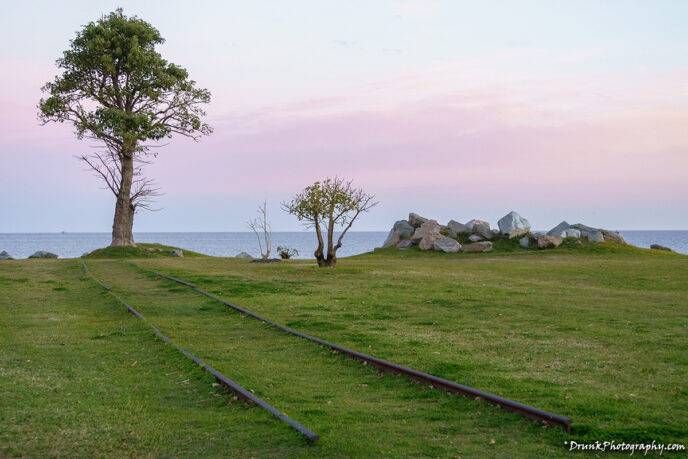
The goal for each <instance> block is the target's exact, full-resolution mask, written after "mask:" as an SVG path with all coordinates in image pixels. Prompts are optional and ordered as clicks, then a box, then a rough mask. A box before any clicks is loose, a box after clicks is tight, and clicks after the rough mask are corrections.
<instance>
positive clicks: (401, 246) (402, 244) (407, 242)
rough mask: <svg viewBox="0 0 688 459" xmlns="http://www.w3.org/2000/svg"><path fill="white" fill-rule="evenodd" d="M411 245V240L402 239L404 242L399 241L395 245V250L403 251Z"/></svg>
mask: <svg viewBox="0 0 688 459" xmlns="http://www.w3.org/2000/svg"><path fill="white" fill-rule="evenodd" d="M412 245H413V241H411V239H404V240H401V241H399V243H398V244H397V246H396V247H397V249H400V250H403V249H408V248H409V247H411V246H412Z"/></svg>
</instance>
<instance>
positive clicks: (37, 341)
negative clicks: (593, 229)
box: [0, 244, 688, 457]
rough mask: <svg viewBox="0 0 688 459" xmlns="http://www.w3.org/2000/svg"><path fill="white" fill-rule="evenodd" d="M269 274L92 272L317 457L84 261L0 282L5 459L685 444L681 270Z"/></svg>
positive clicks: (479, 263) (555, 264)
mask: <svg viewBox="0 0 688 459" xmlns="http://www.w3.org/2000/svg"><path fill="white" fill-rule="evenodd" d="M501 249H503V250H500V251H499V252H495V253H492V254H476V255H466V254H456V255H446V254H436V253H421V252H418V251H415V250H413V251H407V252H398V251H377V252H375V253H372V254H366V255H361V256H357V257H352V258H348V259H342V260H340V262H339V265H338V266H337V268H336V269H319V268H317V267H316V266H315V265H314V263H313V262H312V261H307V260H296V261H290V262H282V263H271V264H259V263H250V262H248V261H246V260H239V259H224V258H210V257H191V258H186V257H185V258H169V257H148V258H136V259H106V258H97V257H94V258H92V259H88V260H87V263H88V266H89V268H90V270H91V271H92V273H93V274H94V275H95V276H96V277H97V278H99V279H100V280H102V281H104V282H105V283H107V284H108V285H110V286H111V287H112V288H113V291H114V292H115V293H117V294H118V295H119V296H121V297H122V298H123V299H125V300H126V301H127V302H128V303H129V304H131V305H132V306H133V307H135V308H136V309H138V310H139V311H140V312H142V313H143V314H144V315H145V316H146V317H147V318H148V320H149V321H150V322H151V323H154V324H155V325H156V326H158V327H159V328H161V329H162V330H163V331H164V332H165V333H166V334H168V335H169V336H171V337H172V339H174V340H175V341H176V342H178V343H179V344H181V345H182V346H184V347H186V348H188V349H190V350H191V351H192V352H194V353H195V354H197V355H199V356H200V357H201V358H203V359H204V360H206V361H207V362H208V363H209V364H211V365H212V366H213V367H215V368H217V369H218V370H220V371H221V372H223V373H225V374H226V375H227V376H229V377H231V378H233V379H235V380H236V381H238V382H239V383H240V384H242V385H244V387H247V388H249V389H251V390H252V391H254V392H255V393H256V394H257V395H259V396H260V397H263V398H264V399H266V400H267V401H268V402H270V403H272V404H273V405H275V406H276V407H277V408H279V409H281V410H283V411H285V412H286V413H287V414H289V415H290V416H292V417H293V418H295V419H297V420H299V421H300V422H302V423H303V424H305V425H306V426H307V427H309V428H311V429H312V430H314V431H316V432H317V433H319V434H320V435H321V440H320V442H318V443H317V444H314V445H309V444H307V442H306V441H305V440H303V439H302V438H301V437H299V435H298V434H297V433H295V432H294V431H292V430H291V429H289V428H288V427H287V426H285V425H284V424H282V423H279V422H278V421H277V420H275V419H274V418H272V417H271V416H270V415H269V414H267V413H265V412H264V411H262V410H260V409H259V408H255V407H246V406H245V405H243V404H242V403H239V402H236V401H234V400H233V397H232V395H231V394H229V393H226V392H225V391H224V390H223V389H222V388H220V387H216V386H214V385H213V382H214V381H213V378H212V377H211V376H210V375H208V374H206V373H204V372H203V371H202V370H201V369H200V368H198V367H196V366H195V365H194V364H193V363H191V362H190V361H188V360H186V359H185V358H183V357H182V356H181V355H179V354H178V353H176V351H175V350H174V349H172V348H171V347H169V346H167V345H165V344H164V343H162V342H161V341H159V340H157V339H156V338H155V337H154V336H153V334H152V333H151V332H150V330H149V329H148V328H147V326H146V324H144V323H143V322H140V321H138V320H137V319H135V318H134V317H132V316H130V315H128V314H127V313H126V312H125V310H124V308H123V307H122V306H121V305H120V304H118V303H117V302H116V301H115V300H114V299H113V298H112V297H111V296H110V295H108V294H107V293H105V292H104V291H103V290H102V289H101V288H100V287H99V286H97V284H95V283H94V282H93V280H91V279H90V278H89V277H87V276H85V274H84V272H83V269H82V267H81V261H80V260H26V261H8V262H2V263H0V325H1V328H0V346H1V348H2V353H1V354H0V393H2V394H3V396H2V398H0V423H2V425H3V429H2V431H0V456H31V457H38V456H117V457H120V456H131V455H134V456H256V457H265V456H299V457H302V456H312V457H343V456H357V457H360V456H367V457H379V456H449V457H454V456H462V457H480V456H483V457H484V456H497V457H529V456H547V457H558V456H566V455H568V454H569V453H568V451H567V449H566V447H565V445H564V441H566V440H576V441H594V440H615V441H617V442H618V441H627V442H645V441H652V440H655V441H657V442H662V443H684V444H685V443H688V383H687V381H688V257H686V256H681V255H675V254H669V253H663V252H651V251H647V250H641V249H634V248H631V247H622V246H614V245H608V244H605V245H602V246H583V247H563V248H561V249H556V250H551V251H543V252H526V251H518V250H513V251H510V250H509V249H510V247H506V246H505V247H503V248H501ZM153 270H159V271H163V272H166V273H169V274H172V275H176V276H179V277H183V278H185V279H188V280H191V281H193V282H194V283H196V284H198V285H199V286H200V287H201V288H204V289H206V290H209V291H211V292H213V293H216V294H217V295H220V296H222V297H223V298H226V299H229V300H231V301H233V302H235V303H238V304H240V305H242V306H245V307H247V308H249V309H251V310H254V311H255V312H258V313H260V314H262V315H265V316H267V317H269V318H271V319H273V320H275V321H277V322H279V323H282V324H285V325H288V326H290V327H293V328H296V329H298V330H301V331H305V332H307V333H310V334H313V335H317V336H320V337H323V338H325V339H328V340H331V341H335V342H337V343H340V344H342V345H345V346H347V347H351V348H353V349H356V350H360V351H363V352H366V353H370V354H374V355H376V356H379V357H382V358H386V359H389V360H393V361H395V362H397V363H400V364H403V365H407V366H411V367H414V368H417V369H420V370H423V371H426V372H429V373H432V374H435V375H437V376H441V377H444V378H447V379H451V380H454V381H457V382H460V383H463V384H467V385H471V386H473V387H477V388H480V389H483V390H487V391H490V392H494V393H497V394H499V395H501V396H504V397H508V398H512V399H515V400H518V401H520V402H523V403H527V404H530V405H534V406H536V407H538V408H542V409H545V410H549V411H553V412H556V413H559V414H563V415H567V416H570V417H572V418H573V420H574V428H573V432H572V433H571V434H569V435H567V434H565V433H563V432H562V431H560V430H559V429H556V428H545V427H542V426H539V425H537V424H535V423H533V422H530V421H527V420H524V419H523V418H521V417H519V416H517V415H514V414H511V413H507V412H504V411H501V410H499V409H497V408H494V407H492V406H490V405H487V404H485V403H482V402H476V401H474V400H470V399H467V398H463V397H458V396H453V395H449V394H445V393H442V392H440V391H436V390H433V389H430V388H428V387H423V386H420V385H418V384H415V383H412V382H409V381H408V380H406V379H404V378H402V377H399V376H391V375H381V374H379V373H378V372H376V371H375V370H373V369H371V368H369V367H367V366H364V365H362V364H360V363H358V362H355V361H352V360H349V359H346V358H344V357H342V356H341V355H337V354H333V353H331V352H329V351H326V350H325V349H324V348H321V347H318V346H316V345H314V344H311V343H308V342H306V341H303V340H300V339H298V338H295V337H291V336H288V335H285V334H282V333H279V332H277V331H275V330H273V329H270V328H268V327H266V326H265V325H263V324H261V323H258V322H256V321H254V320H252V319H250V318H246V317H242V316H241V315H239V314H236V313H232V312H230V311H228V310H227V309H226V308H225V307H224V306H222V305H221V304H219V303H218V302H215V301H212V300H210V299H208V298H206V297H203V296H200V295H198V294H197V293H195V292H193V291H192V290H190V289H188V288H186V287H183V286H180V285H177V284H174V283H172V282H169V281H166V280H163V279H160V278H158V277H156V276H154V275H153V274H151V271H153Z"/></svg>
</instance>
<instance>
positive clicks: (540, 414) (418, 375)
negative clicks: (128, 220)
mask: <svg viewBox="0 0 688 459" xmlns="http://www.w3.org/2000/svg"><path fill="white" fill-rule="evenodd" d="M132 265H133V266H136V267H137V268H139V269H141V268H140V267H138V266H137V265H134V264H133V263H132ZM152 272H153V273H154V274H156V275H158V276H160V277H162V278H164V279H167V280H170V281H173V282H177V283H179V284H182V285H185V286H187V287H189V288H191V289H192V290H194V291H196V292H198V293H200V294H202V295H205V296H207V297H208V298H212V299H213V300H215V301H218V302H220V303H222V304H224V305H225V306H227V307H229V308H231V309H233V310H235V311H237V312H239V313H241V314H245V315H247V316H250V317H252V318H254V319H256V320H259V321H261V322H264V323H266V324H268V325H270V326H272V327H274V328H277V329H278V330H281V331H283V332H285V333H289V334H290V335H294V336H298V337H300V338H303V339H306V340H308V341H312V342H314V343H318V344H320V345H322V346H325V347H329V348H330V349H332V350H334V351H337V352H341V353H343V354H346V355H347V356H349V357H351V358H353V359H356V360H359V361H361V362H365V363H369V364H371V365H375V366H376V367H378V368H380V369H382V370H384V371H387V372H391V373H398V374H401V375H404V376H406V377H408V378H411V379H413V380H415V381H419V382H422V383H425V384H430V385H431V386H432V387H436V388H441V389H444V390H446V391H448V392H452V393H455V394H460V395H465V396H467V397H472V398H476V399H482V400H485V401H487V402H490V403H492V404H494V405H497V406H499V407H501V408H504V409H506V410H508V411H512V412H514V413H518V414H520V415H522V416H525V417H528V418H531V419H534V420H537V421H540V422H544V423H546V424H551V425H557V426H559V427H561V428H563V429H564V430H565V431H566V432H571V423H572V421H571V418H569V417H567V416H562V415H559V414H556V413H550V412H549V411H544V410H541V409H539V408H535V407H533V406H529V405H524V404H523V403H519V402H516V401H514V400H510V399H508V398H503V397H500V396H499V395H496V394H492V393H490V392H485V391H482V390H480V389H475V388H473V387H469V386H465V385H463V384H459V383H456V382H454V381H450V380H448V379H444V378H440V377H438V376H434V375H431V374H429V373H424V372H422V371H419V370H415V369H413V368H409V367H404V366H401V365H398V364H396V363H394V362H390V361H389V360H384V359H380V358H378V357H375V356H372V355H368V354H364V353H362V352H358V351H354V350H352V349H348V348H346V347H344V346H340V345H339V344H336V343H332V342H330V341H326V340H324V339H321V338H318V337H316V336H312V335H308V334H306V333H301V332H300V331H298V330H294V329H293V328H290V327H286V326H284V325H280V324H278V323H276V322H273V321H272V320H270V319H267V318H265V317H262V316H260V315H258V314H256V313H254V312H252V311H249V310H248V309H245V308H242V307H241V306H237V305H236V304H233V303H230V302H228V301H225V300H223V299H222V298H220V297H218V296H216V295H213V294H212V293H210V292H207V291H205V290H203V289H201V288H199V287H198V286H196V285H195V284H193V283H191V282H189V281H186V280H184V279H180V278H178V277H173V276H170V275H168V274H164V273H161V272H159V271H152Z"/></svg>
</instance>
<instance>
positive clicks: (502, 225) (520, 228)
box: [497, 210, 530, 239]
mask: <svg viewBox="0 0 688 459" xmlns="http://www.w3.org/2000/svg"><path fill="white" fill-rule="evenodd" d="M497 226H499V231H500V232H501V233H502V234H504V235H505V236H507V237H508V238H509V239H513V238H515V237H520V236H523V235H524V234H528V233H529V232H530V222H529V221H528V220H526V219H525V218H523V217H521V216H520V215H519V214H517V213H516V212H514V211H513V210H512V211H511V212H509V213H508V214H506V215H505V216H503V217H502V218H500V219H499V221H498V222H497Z"/></svg>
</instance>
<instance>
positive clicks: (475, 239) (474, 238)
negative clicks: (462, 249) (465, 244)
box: [468, 234, 483, 242]
mask: <svg viewBox="0 0 688 459" xmlns="http://www.w3.org/2000/svg"><path fill="white" fill-rule="evenodd" d="M468 240H469V241H471V242H478V241H482V240H483V237H482V236H478V235H477V234H471V235H470V236H468Z"/></svg>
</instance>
